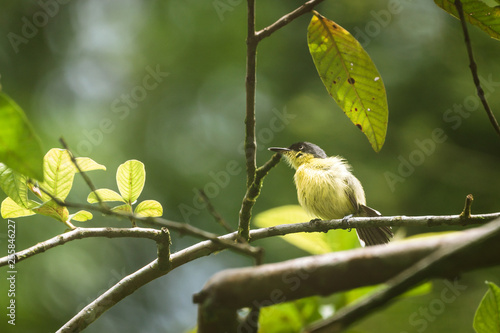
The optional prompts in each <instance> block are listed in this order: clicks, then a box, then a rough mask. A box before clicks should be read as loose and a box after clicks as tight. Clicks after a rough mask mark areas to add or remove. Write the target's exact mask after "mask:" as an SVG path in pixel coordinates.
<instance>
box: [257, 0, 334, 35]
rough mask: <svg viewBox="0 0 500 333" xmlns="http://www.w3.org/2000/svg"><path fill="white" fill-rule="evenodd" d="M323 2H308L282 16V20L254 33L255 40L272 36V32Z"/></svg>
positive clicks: (319, 0)
mask: <svg viewBox="0 0 500 333" xmlns="http://www.w3.org/2000/svg"><path fill="white" fill-rule="evenodd" d="M323 1H325V0H309V1H307V2H306V3H304V4H303V5H302V6H300V7H298V8H297V9H295V10H294V11H292V12H290V13H288V14H286V15H285V16H283V17H282V18H280V19H279V20H277V21H276V22H274V23H273V24H271V25H269V26H267V27H265V28H264V29H262V30H260V31H258V32H257V33H256V37H257V39H258V40H259V41H260V40H262V39H264V38H266V37H269V36H271V34H273V33H274V32H276V31H277V30H279V29H281V28H283V27H284V26H286V25H287V24H288V23H290V22H292V21H293V20H295V19H296V18H298V17H300V16H302V15H304V14H305V13H308V12H310V11H311V10H313V9H314V7H316V6H317V5H319V4H320V3H322V2H323Z"/></svg>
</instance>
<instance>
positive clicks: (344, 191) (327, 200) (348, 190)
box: [294, 157, 365, 219]
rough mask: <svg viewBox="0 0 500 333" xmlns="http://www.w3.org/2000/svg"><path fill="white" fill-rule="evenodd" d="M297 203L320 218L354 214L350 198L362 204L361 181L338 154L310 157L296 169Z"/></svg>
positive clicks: (354, 208)
mask: <svg viewBox="0 0 500 333" xmlns="http://www.w3.org/2000/svg"><path fill="white" fill-rule="evenodd" d="M294 179H295V185H296V187H297V197H298V199H299V203H300V205H301V206H302V207H303V208H304V209H305V210H306V211H308V212H309V213H310V214H312V215H314V216H316V217H319V218H322V219H339V218H343V217H344V216H346V215H349V214H355V213H356V212H357V207H354V205H353V200H352V199H354V201H355V202H357V203H358V204H363V205H364V204H365V194H364V191H363V188H362V186H361V183H360V182H359V181H358V179H357V178H356V177H354V176H353V175H352V174H351V173H350V171H349V165H347V164H346V163H345V162H344V160H342V159H341V158H338V157H329V158H324V159H316V158H315V159H312V160H311V161H308V162H306V163H303V164H302V165H300V166H299V167H298V168H297V171H296V172H295V176H294Z"/></svg>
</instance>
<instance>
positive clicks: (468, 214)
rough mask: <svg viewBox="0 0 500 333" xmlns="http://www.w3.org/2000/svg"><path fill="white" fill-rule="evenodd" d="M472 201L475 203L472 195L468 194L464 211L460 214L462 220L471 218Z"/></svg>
mask: <svg viewBox="0 0 500 333" xmlns="http://www.w3.org/2000/svg"><path fill="white" fill-rule="evenodd" d="M472 201H474V197H473V196H472V194H468V195H467V197H466V198H465V206H464V210H463V211H462V212H461V213H460V217H461V218H463V219H468V218H470V217H471V212H472Z"/></svg>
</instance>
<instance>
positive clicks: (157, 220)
mask: <svg viewBox="0 0 500 333" xmlns="http://www.w3.org/2000/svg"><path fill="white" fill-rule="evenodd" d="M39 188H40V190H41V191H42V192H44V193H46V194H47V195H48V196H50V198H51V199H52V200H54V202H55V203H57V204H58V205H60V206H64V207H71V208H77V209H85V210H90V211H97V212H100V213H102V214H105V215H111V216H117V217H120V218H127V219H133V220H136V221H142V222H144V223H145V224H149V225H156V226H160V227H166V228H168V229H172V230H176V231H178V232H180V233H184V234H187V235H191V236H194V237H197V238H202V239H209V240H211V241H213V242H215V243H221V244H224V247H223V248H231V249H233V250H235V251H238V252H241V253H244V254H247V255H249V256H252V257H254V258H255V259H256V260H260V258H261V256H262V249H259V248H255V247H253V246H250V245H248V244H244V243H235V242H230V241H225V240H223V239H220V238H219V236H218V235H216V234H214V233H211V232H208V231H205V230H202V229H199V228H196V227H193V226H192V225H189V224H186V223H180V222H174V221H169V220H166V219H164V218H161V217H149V216H138V215H136V214H133V213H127V212H123V211H114V210H111V209H110V208H108V207H104V206H93V205H85V204H78V203H72V202H68V201H63V200H61V199H59V198H56V197H54V196H53V195H52V194H51V193H49V192H48V191H46V190H45V189H43V188H42V187H39Z"/></svg>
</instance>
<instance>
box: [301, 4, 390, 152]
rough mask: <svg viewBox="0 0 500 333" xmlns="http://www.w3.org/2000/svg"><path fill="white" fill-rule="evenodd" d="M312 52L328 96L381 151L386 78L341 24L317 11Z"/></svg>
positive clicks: (385, 118) (312, 27) (311, 34)
mask: <svg viewBox="0 0 500 333" xmlns="http://www.w3.org/2000/svg"><path fill="white" fill-rule="evenodd" d="M313 13H314V15H313V18H312V20H311V23H310V24H309V27H308V30H307V42H308V45H309V52H310V53H311V56H312V58H313V61H314V65H315V66H316V69H317V70H318V73H319V76H320V77H321V80H322V81H323V84H324V85H325V87H326V89H327V90H328V93H329V94H330V95H331V96H332V97H333V99H334V100H335V102H337V104H338V105H339V106H340V107H341V108H342V110H343V111H344V113H345V114H346V115H347V116H348V117H349V119H351V121H352V122H353V123H354V125H356V126H357V127H358V128H359V129H360V130H361V131H362V132H363V133H364V134H365V135H366V137H367V138H368V141H369V142H370V144H371V146H372V147H373V149H374V150H375V151H377V152H378V151H380V149H382V146H383V144H384V141H385V135H386V133H387V121H388V117H389V110H388V107H387V96H386V92H385V87H384V83H383V81H382V77H381V76H380V73H379V72H378V70H377V68H376V67H375V64H374V63H373V62H372V60H371V59H370V56H369V55H368V53H366V51H365V50H364V49H363V47H362V46H361V44H360V43H359V42H358V41H357V40H356V39H355V38H354V37H353V36H352V35H351V34H350V33H349V32H348V31H347V30H345V29H344V28H342V27H341V26H340V25H338V24H337V23H335V22H333V21H330V20H328V19H327V18H325V17H323V16H321V15H320V14H319V13H318V12H315V11H314V12H313Z"/></svg>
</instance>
